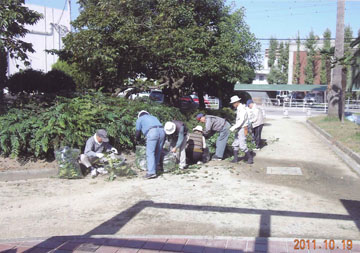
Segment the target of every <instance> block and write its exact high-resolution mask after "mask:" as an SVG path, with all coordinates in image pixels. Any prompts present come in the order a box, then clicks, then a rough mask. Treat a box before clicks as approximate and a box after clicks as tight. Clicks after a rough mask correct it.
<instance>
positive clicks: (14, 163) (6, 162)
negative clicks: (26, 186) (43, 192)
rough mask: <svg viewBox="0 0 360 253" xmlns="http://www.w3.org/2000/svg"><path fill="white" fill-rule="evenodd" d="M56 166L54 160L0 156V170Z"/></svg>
mask: <svg viewBox="0 0 360 253" xmlns="http://www.w3.org/2000/svg"><path fill="white" fill-rule="evenodd" d="M55 166H56V162H55V161H53V162H48V161H45V160H38V161H18V160H15V159H11V158H4V157H0V171H4V170H32V169H49V168H53V167H55Z"/></svg>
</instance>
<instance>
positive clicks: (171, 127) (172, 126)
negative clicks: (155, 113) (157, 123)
mask: <svg viewBox="0 0 360 253" xmlns="http://www.w3.org/2000/svg"><path fill="white" fill-rule="evenodd" d="M164 130H165V133H166V135H168V136H169V140H170V148H171V152H173V153H176V158H177V160H178V161H179V167H180V169H185V167H186V151H185V148H186V140H187V136H186V135H187V128H186V126H185V124H184V122H182V121H179V120H173V121H168V122H166V123H165V128H164Z"/></svg>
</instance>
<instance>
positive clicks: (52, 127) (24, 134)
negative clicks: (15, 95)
mask: <svg viewBox="0 0 360 253" xmlns="http://www.w3.org/2000/svg"><path fill="white" fill-rule="evenodd" d="M29 101H32V102H30V103H28V104H26V105H25V106H24V105H21V106H19V107H17V106H18V104H17V103H15V104H14V105H13V107H17V108H12V109H10V110H9V111H8V112H7V113H6V114H3V115H1V116H0V129H1V130H0V153H1V155H3V156H11V157H13V158H15V157H34V158H48V159H52V158H53V157H54V150H55V149H56V148H57V147H60V146H64V145H67V146H70V147H73V148H79V149H83V148H84V146H85V142H86V140H87V138H89V137H90V136H92V135H93V134H94V133H95V131H96V129H99V128H105V129H106V130H107V131H108V133H109V136H110V142H111V143H112V144H113V145H114V146H115V147H116V148H118V149H119V150H122V151H124V150H134V149H135V123H136V120H137V114H138V112H139V111H141V110H147V111H148V112H149V113H151V114H152V115H154V116H156V117H157V118H158V119H159V120H160V121H161V122H162V123H163V124H165V122H166V121H169V120H174V119H176V120H181V121H184V122H185V123H186V125H187V127H188V128H189V130H190V132H192V128H194V127H195V126H196V125H198V124H199V123H198V122H197V121H196V119H195V116H196V115H197V114H198V113H200V112H202V113H205V114H211V115H216V116H219V117H223V118H226V119H227V120H228V121H229V122H230V123H231V124H233V123H234V121H235V113H234V111H233V110H231V109H229V108H224V109H222V110H217V111H215V110H209V111H196V112H189V113H185V114H182V113H181V112H180V111H179V110H178V109H177V108H174V107H169V106H166V105H161V104H158V103H155V102H152V101H150V100H149V99H140V100H135V101H132V100H128V99H124V98H115V97H110V96H107V95H104V94H102V93H101V92H96V93H88V94H87V95H82V96H79V97H75V98H64V97H57V98H56V99H55V101H53V102H54V105H52V106H43V105H41V104H39V103H37V102H34V100H29ZM202 125H203V124H202ZM203 127H204V125H203ZM216 138H217V134H215V135H214V136H212V137H211V138H209V139H208V140H207V142H208V145H209V148H210V151H211V152H215V143H216ZM233 139H234V134H233V133H232V134H231V135H230V138H229V141H228V147H227V152H226V153H227V154H228V156H229V155H231V154H232V152H231V143H232V141H233Z"/></svg>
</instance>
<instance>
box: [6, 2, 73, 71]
mask: <svg viewBox="0 0 360 253" xmlns="http://www.w3.org/2000/svg"><path fill="white" fill-rule="evenodd" d="M25 6H26V7H28V8H29V9H31V10H34V11H37V12H38V13H41V14H42V15H43V18H42V19H40V20H39V21H38V22H37V23H36V24H35V25H32V26H30V25H27V26H25V27H26V29H28V30H29V33H28V34H26V36H25V37H23V38H21V40H23V41H25V42H29V43H32V45H33V49H34V50H35V52H34V53H28V58H29V61H30V66H29V67H25V66H24V64H23V63H22V62H21V61H18V60H16V59H12V58H10V57H8V63H9V65H8V75H12V74H14V73H16V72H18V71H19V70H21V69H26V68H32V69H35V70H41V71H44V72H47V71H49V70H51V65H53V64H54V63H55V62H56V61H57V60H58V57H57V56H56V55H51V54H49V53H47V52H46V50H51V49H61V48H62V47H63V44H62V38H63V37H64V36H65V35H66V34H67V33H68V32H70V30H71V27H70V12H69V11H68V10H65V9H64V10H61V9H54V8H49V7H45V6H38V5H31V4H26V5H25ZM17 65H18V66H19V67H17Z"/></svg>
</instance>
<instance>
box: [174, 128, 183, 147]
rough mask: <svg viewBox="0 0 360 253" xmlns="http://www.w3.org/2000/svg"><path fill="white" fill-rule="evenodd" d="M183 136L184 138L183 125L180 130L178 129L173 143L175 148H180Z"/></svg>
mask: <svg viewBox="0 0 360 253" xmlns="http://www.w3.org/2000/svg"><path fill="white" fill-rule="evenodd" d="M184 138H185V127H184V126H182V127H180V130H179V134H178V138H177V142H176V145H175V147H176V148H180V146H181V143H183V141H184Z"/></svg>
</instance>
